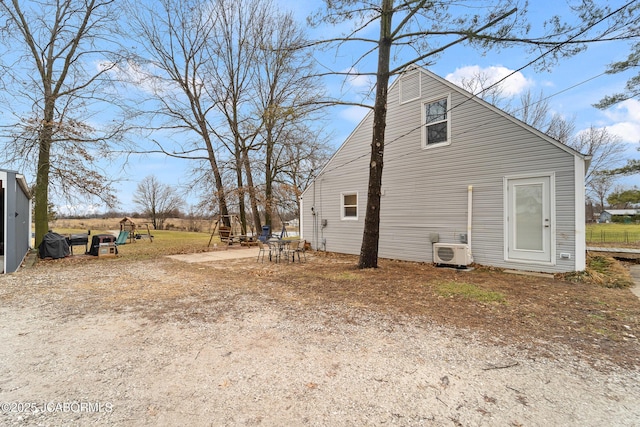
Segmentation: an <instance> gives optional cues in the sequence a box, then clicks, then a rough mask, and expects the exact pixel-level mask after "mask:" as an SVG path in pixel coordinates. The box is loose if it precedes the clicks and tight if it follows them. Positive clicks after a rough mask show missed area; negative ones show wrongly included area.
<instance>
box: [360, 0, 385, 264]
mask: <svg viewBox="0 0 640 427" xmlns="http://www.w3.org/2000/svg"><path fill="white" fill-rule="evenodd" d="M392 16H393V0H383V1H382V12H381V19H380V41H379V42H378V72H377V79H376V99H375V103H374V106H373V138H372V141H371V161H370V162H369V187H368V190H367V210H366V214H365V218H364V233H363V236H362V246H361V248H360V260H359V262H358V268H377V267H378V242H379V239H380V197H381V188H382V165H383V163H382V160H383V154H384V136H385V135H384V134H385V129H386V123H387V91H388V85H389V62H390V58H391V18H392Z"/></svg>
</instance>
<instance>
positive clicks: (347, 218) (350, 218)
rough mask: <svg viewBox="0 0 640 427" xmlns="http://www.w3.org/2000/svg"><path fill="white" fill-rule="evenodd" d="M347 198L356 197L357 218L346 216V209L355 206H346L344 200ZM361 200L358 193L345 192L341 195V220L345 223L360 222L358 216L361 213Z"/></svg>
mask: <svg viewBox="0 0 640 427" xmlns="http://www.w3.org/2000/svg"><path fill="white" fill-rule="evenodd" d="M345 196H356V204H355V208H356V215H355V216H347V215H345V212H344V209H345V208H346V207H353V206H354V205H345V204H344V198H345ZM359 200H360V198H359V197H358V192H357V191H345V192H344V193H340V219H342V220H343V221H357V220H358V215H359V212H360V209H359V208H358V201H359Z"/></svg>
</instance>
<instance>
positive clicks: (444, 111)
mask: <svg viewBox="0 0 640 427" xmlns="http://www.w3.org/2000/svg"><path fill="white" fill-rule="evenodd" d="M450 104H451V102H450V96H446V97H443V98H440V99H436V100H434V101H430V102H425V103H424V104H423V114H424V115H423V118H424V124H425V126H424V128H423V139H422V140H423V141H424V147H425V148H431V147H437V146H441V145H448V144H450V139H449V136H450V134H451V122H450V120H449V119H450V114H449V113H450V112H449V108H450V107H449V105H450Z"/></svg>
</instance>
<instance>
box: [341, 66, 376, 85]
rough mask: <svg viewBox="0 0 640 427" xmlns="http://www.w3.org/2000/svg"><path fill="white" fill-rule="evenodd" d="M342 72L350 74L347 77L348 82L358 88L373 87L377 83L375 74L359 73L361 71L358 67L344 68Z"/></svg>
mask: <svg viewBox="0 0 640 427" xmlns="http://www.w3.org/2000/svg"><path fill="white" fill-rule="evenodd" d="M341 72H342V73H347V74H348V76H347V77H346V79H345V80H346V83H347V84H349V85H350V86H351V87H353V88H356V89H369V88H371V87H373V85H374V83H375V79H374V76H370V75H361V74H359V73H360V71H358V69H357V68H354V67H349V68H347V69H345V70H342V71H341Z"/></svg>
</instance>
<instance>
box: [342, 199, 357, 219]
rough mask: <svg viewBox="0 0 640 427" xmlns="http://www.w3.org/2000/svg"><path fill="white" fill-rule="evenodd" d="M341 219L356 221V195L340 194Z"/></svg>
mask: <svg viewBox="0 0 640 427" xmlns="http://www.w3.org/2000/svg"><path fill="white" fill-rule="evenodd" d="M341 204H342V219H358V193H342V195H341Z"/></svg>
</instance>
